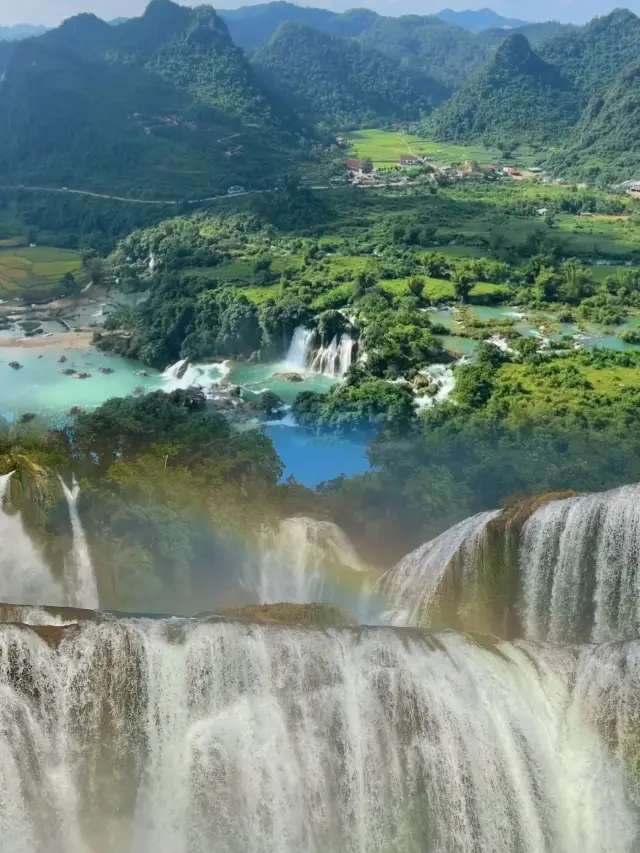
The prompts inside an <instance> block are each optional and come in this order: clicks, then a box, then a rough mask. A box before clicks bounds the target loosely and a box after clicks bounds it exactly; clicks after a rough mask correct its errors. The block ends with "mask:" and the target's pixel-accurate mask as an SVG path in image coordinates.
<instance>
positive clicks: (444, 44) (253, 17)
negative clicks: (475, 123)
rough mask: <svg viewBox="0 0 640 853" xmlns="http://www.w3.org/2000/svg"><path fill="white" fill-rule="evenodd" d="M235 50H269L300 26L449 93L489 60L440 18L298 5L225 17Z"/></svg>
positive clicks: (226, 13) (484, 50)
mask: <svg viewBox="0 0 640 853" xmlns="http://www.w3.org/2000/svg"><path fill="white" fill-rule="evenodd" d="M220 15H221V17H222V18H223V19H224V20H225V21H226V23H227V26H228V27H229V32H230V33H231V37H232V38H233V41H234V42H235V44H237V45H239V46H240V47H242V48H244V49H245V50H247V51H249V52H251V51H254V50H257V49H259V48H261V47H263V46H265V45H266V44H267V43H268V42H269V41H270V40H271V38H272V37H273V36H274V35H275V33H276V31H277V30H278V28H279V27H280V26H281V25H282V24H283V23H289V22H295V23H299V24H304V25H306V26H309V27H313V28H314V29H316V30H320V31H321V32H323V33H326V34H327V35H330V36H335V37H337V38H342V39H356V40H357V41H359V42H360V43H361V44H362V45H363V46H365V47H367V48H369V49H371V50H375V51H378V52H380V53H385V54H387V55H389V56H390V57H392V58H393V59H395V60H396V61H397V62H401V63H402V64H403V65H406V66H407V67H410V68H412V69H413V70H415V71H418V72H420V73H421V74H425V75H426V76H427V77H432V78H434V79H436V80H438V81H439V82H440V83H442V84H443V85H445V86H447V87H455V86H460V85H463V84H464V83H465V82H466V80H467V79H468V75H469V73H470V72H471V71H473V70H475V69H476V68H477V67H478V66H479V65H480V64H482V62H483V61H484V59H485V58H486V55H487V47H486V45H483V44H482V43H480V42H478V43H477V44H476V42H475V38H474V36H473V34H472V33H470V32H467V31H466V30H463V29H461V28H460V27H458V26H455V25H453V24H449V23H447V22H446V21H443V20H442V19H441V18H438V17H436V16H435V15H404V16H402V17H399V18H395V17H384V16H382V15H378V14H376V13H375V12H372V11H371V10H369V9H351V10H350V11H348V12H344V13H342V14H338V13H336V12H330V11H328V10H326V9H315V8H311V7H306V6H295V5H294V4H293V3H286V2H275V3H261V4H258V5H256V6H244V7H242V8H241V9H234V10H231V11H223V12H221V13H220Z"/></svg>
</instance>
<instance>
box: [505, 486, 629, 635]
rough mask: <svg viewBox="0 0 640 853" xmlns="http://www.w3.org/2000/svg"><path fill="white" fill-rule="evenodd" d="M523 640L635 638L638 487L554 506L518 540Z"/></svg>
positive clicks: (540, 513) (539, 515)
mask: <svg viewBox="0 0 640 853" xmlns="http://www.w3.org/2000/svg"><path fill="white" fill-rule="evenodd" d="M520 571H521V575H522V582H523V588H524V618H525V628H526V634H527V636H529V637H531V638H534V639H549V640H552V641H554V642H564V641H566V640H575V639H586V640H589V639H590V640H592V641H594V642H602V641H604V640H610V639H614V638H631V637H638V636H640V486H638V485H634V486H624V487H623V488H620V489H614V490H612V491H609V492H603V493H601V494H593V495H584V496H580V497H575V498H570V499H568V500H562V501H553V502H552V503H549V504H547V505H546V506H544V507H542V508H541V509H539V510H537V512H535V513H534V514H533V515H532V516H531V518H530V519H529V520H528V521H527V523H526V524H525V526H524V528H523V531H522V536H521V542H520Z"/></svg>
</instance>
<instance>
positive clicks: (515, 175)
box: [502, 166, 520, 178]
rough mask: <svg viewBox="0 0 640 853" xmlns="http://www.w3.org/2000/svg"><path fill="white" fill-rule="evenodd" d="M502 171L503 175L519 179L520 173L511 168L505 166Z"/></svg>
mask: <svg viewBox="0 0 640 853" xmlns="http://www.w3.org/2000/svg"><path fill="white" fill-rule="evenodd" d="M502 171H503V172H504V173H505V175H511V177H512V178H519V177H520V172H519V171H518V169H514V168H512V167H511V166H505V167H504V169H503V170H502Z"/></svg>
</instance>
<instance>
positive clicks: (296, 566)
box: [243, 517, 367, 604]
mask: <svg viewBox="0 0 640 853" xmlns="http://www.w3.org/2000/svg"><path fill="white" fill-rule="evenodd" d="M350 572H351V573H354V572H358V573H365V572H367V567H366V566H365V565H364V564H363V563H362V561H361V560H360V558H359V557H358V554H357V553H356V551H355V548H354V547H353V545H352V544H351V542H350V541H349V539H348V537H347V536H346V534H345V533H344V532H343V531H342V530H341V529H340V528H339V527H337V526H336V525H335V524H332V523H331V522H329V521H317V520H315V519H313V518H303V517H296V518H287V519H284V520H283V521H281V522H280V525H279V527H278V529H277V530H276V531H267V532H265V534H264V536H263V541H262V554H261V555H260V558H259V560H258V563H257V566H256V565H253V564H252V565H249V566H247V571H246V574H245V578H244V583H243V586H244V587H245V589H247V590H249V591H250V592H252V593H253V594H254V595H255V597H256V599H257V601H258V602H260V603H261V604H275V603H279V602H293V603H295V604H305V603H308V602H322V601H324V602H336V595H342V593H343V591H344V587H345V585H346V580H347V578H346V576H347V574H349V573H350ZM363 580H364V578H363Z"/></svg>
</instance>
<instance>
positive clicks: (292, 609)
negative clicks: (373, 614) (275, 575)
mask: <svg viewBox="0 0 640 853" xmlns="http://www.w3.org/2000/svg"><path fill="white" fill-rule="evenodd" d="M216 615H217V616H224V617H226V618H227V619H240V620H242V621H246V622H258V623H259V624H263V625H264V624H274V625H305V626H309V627H314V628H344V627H347V626H349V625H357V622H356V620H355V619H354V618H353V617H352V616H351V614H349V613H348V612H347V611H346V610H343V609H342V608H341V607H336V606H335V605H334V604H288V603H283V604H247V605H246V606H245V607H223V608H221V609H220V610H218V611H217V612H216Z"/></svg>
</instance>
